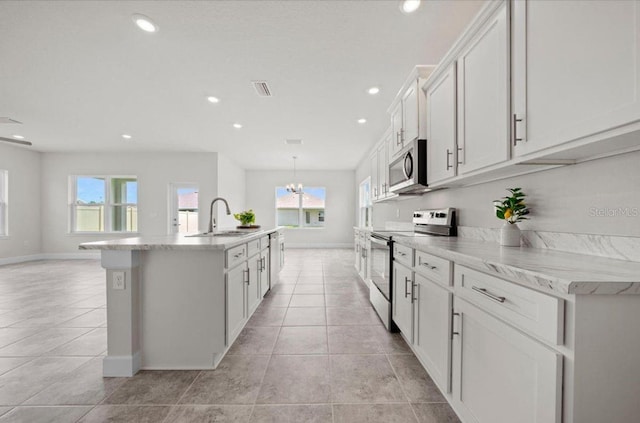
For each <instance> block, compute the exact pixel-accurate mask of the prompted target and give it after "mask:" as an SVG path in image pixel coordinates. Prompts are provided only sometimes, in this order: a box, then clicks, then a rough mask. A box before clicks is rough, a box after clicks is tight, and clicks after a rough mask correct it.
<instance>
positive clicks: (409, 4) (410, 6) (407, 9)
mask: <svg viewBox="0 0 640 423" xmlns="http://www.w3.org/2000/svg"><path fill="white" fill-rule="evenodd" d="M419 7H420V0H403V1H401V2H400V10H401V11H402V12H403V13H413V12H415V11H416V10H418V8H419Z"/></svg>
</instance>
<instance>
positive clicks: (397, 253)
mask: <svg viewBox="0 0 640 423" xmlns="http://www.w3.org/2000/svg"><path fill="white" fill-rule="evenodd" d="M393 259H394V260H395V261H397V262H400V263H402V264H404V265H406V266H409V267H413V249H412V248H409V247H405V246H404V245H400V244H396V243H393Z"/></svg>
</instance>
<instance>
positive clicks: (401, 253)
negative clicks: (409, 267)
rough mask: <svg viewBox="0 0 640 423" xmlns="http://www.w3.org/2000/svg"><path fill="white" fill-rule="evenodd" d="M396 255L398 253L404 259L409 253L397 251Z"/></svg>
mask: <svg viewBox="0 0 640 423" xmlns="http://www.w3.org/2000/svg"><path fill="white" fill-rule="evenodd" d="M396 253H398V255H399V256H402V257H404V256H406V255H407V253H403V252H402V251H396Z"/></svg>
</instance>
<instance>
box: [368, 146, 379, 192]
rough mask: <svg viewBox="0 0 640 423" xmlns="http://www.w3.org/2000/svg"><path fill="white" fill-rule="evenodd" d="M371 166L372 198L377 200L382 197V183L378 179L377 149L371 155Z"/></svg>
mask: <svg viewBox="0 0 640 423" xmlns="http://www.w3.org/2000/svg"><path fill="white" fill-rule="evenodd" d="M369 163H370V167H371V199H372V200H373V201H376V200H378V199H379V198H380V183H379V181H378V152H377V151H376V150H374V151H373V153H371V156H369Z"/></svg>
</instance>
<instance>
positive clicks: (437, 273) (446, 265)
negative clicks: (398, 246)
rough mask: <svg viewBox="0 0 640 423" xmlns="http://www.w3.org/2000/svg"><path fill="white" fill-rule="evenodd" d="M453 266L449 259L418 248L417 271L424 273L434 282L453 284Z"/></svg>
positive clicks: (446, 284)
mask: <svg viewBox="0 0 640 423" xmlns="http://www.w3.org/2000/svg"><path fill="white" fill-rule="evenodd" d="M452 267H453V264H452V263H451V262H450V261H449V260H445V259H443V258H440V257H436V256H432V255H431V254H427V253H423V252H422V251H418V250H416V265H415V270H416V272H418V273H421V274H423V275H424V276H426V277H428V278H429V279H431V280H432V281H433V282H437V283H439V284H442V285H445V286H451V282H452V280H451V268H452Z"/></svg>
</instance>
